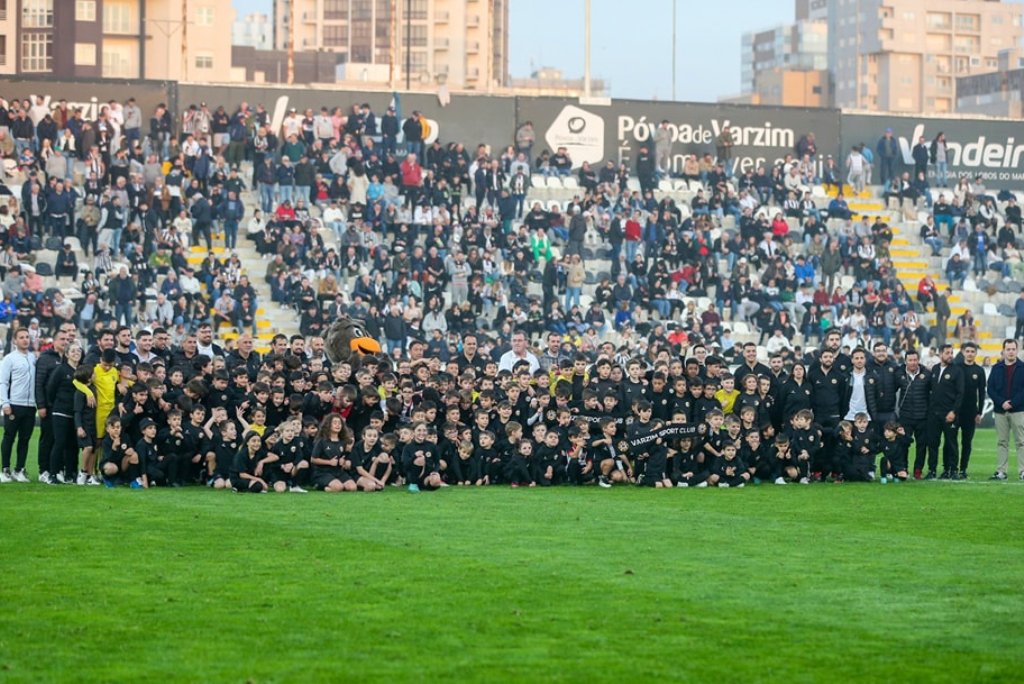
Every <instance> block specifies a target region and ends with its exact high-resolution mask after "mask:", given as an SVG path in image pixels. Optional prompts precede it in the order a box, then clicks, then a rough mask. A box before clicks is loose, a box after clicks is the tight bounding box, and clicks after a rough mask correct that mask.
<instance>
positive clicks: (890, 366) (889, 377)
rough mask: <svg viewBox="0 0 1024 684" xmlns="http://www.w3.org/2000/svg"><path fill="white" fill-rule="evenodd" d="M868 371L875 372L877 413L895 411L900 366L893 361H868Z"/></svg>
mask: <svg viewBox="0 0 1024 684" xmlns="http://www.w3.org/2000/svg"><path fill="white" fill-rule="evenodd" d="M868 371H869V372H872V373H874V374H875V390H874V391H875V401H876V406H877V408H878V412H879V413H895V412H896V393H897V392H898V391H899V388H900V381H899V377H900V368H899V366H897V365H896V364H895V363H894V362H893V361H891V360H888V359H887V360H886V361H885V362H884V363H878V362H877V361H875V360H874V359H871V361H869V362H868Z"/></svg>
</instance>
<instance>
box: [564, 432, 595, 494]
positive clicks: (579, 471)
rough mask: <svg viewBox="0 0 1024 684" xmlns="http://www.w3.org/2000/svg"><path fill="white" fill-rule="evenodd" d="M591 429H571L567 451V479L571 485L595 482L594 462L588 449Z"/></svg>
mask: <svg viewBox="0 0 1024 684" xmlns="http://www.w3.org/2000/svg"><path fill="white" fill-rule="evenodd" d="M589 434H590V431H589V429H587V428H581V427H578V426H575V425H574V426H573V427H571V428H569V448H568V449H567V450H566V451H565V462H566V465H565V471H566V472H565V479H566V482H568V483H569V484H574V485H583V484H588V483H590V482H593V481H594V460H593V459H592V458H591V456H590V450H589V449H587V436H588V435H589Z"/></svg>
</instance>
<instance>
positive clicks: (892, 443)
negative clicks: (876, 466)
mask: <svg viewBox="0 0 1024 684" xmlns="http://www.w3.org/2000/svg"><path fill="white" fill-rule="evenodd" d="M882 437H883V439H882V463H881V468H882V476H881V481H882V483H883V484H884V483H885V482H886V481H887V480H888V479H889V478H891V479H892V481H893V482H906V480H907V454H908V452H909V451H910V443H911V442H912V441H913V439H912V438H911V437H910V435H908V434H907V433H906V431H905V430H904V429H903V426H902V425H897V424H896V423H894V422H892V421H889V422H888V423H886V424H885V427H884V428H883V429H882Z"/></svg>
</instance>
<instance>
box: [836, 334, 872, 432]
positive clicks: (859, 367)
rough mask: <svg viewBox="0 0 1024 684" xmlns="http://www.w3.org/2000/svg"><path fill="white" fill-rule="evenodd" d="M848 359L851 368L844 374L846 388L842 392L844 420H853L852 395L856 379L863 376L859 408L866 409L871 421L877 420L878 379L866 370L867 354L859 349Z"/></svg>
mask: <svg viewBox="0 0 1024 684" xmlns="http://www.w3.org/2000/svg"><path fill="white" fill-rule="evenodd" d="M850 358H851V360H852V361H853V368H852V369H851V370H850V372H849V373H846V374H845V376H844V377H845V378H846V387H845V388H844V392H843V404H842V407H841V408H842V412H843V415H844V416H845V417H846V420H850V421H852V420H853V419H854V418H855V415H854V409H855V408H856V407H854V406H852V404H853V403H854V396H853V395H854V393H855V392H856V387H857V380H858V377H859V376H861V375H863V386H864V403H863V404H862V405H861V408H867V414H868V416H869V417H870V418H869V419H870V420H872V421H877V420H878V416H877V414H878V379H877V378H876V377H875V374H874V373H873V372H872V370H871V369H870V368H868V359H867V352H865V351H864V350H863V349H861V348H859V347H858V348H857V349H855V350H854V351H853V352H852V353H851V354H850Z"/></svg>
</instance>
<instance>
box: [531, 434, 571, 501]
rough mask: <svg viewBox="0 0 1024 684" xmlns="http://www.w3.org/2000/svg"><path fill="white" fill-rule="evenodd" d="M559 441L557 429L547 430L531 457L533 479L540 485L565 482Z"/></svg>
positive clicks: (564, 469)
mask: <svg viewBox="0 0 1024 684" xmlns="http://www.w3.org/2000/svg"><path fill="white" fill-rule="evenodd" d="M559 441H560V440H559V437H558V431H557V430H549V431H548V432H547V434H545V435H544V443H543V444H541V445H540V446H539V447H537V453H536V454H535V455H534V457H533V480H534V482H537V483H538V484H539V485H540V486H542V487H550V486H551V485H553V484H561V483H562V482H565V478H566V463H565V456H564V452H563V449H562V447H561V446H560V445H559Z"/></svg>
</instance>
